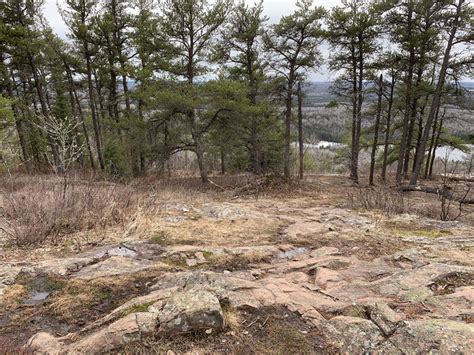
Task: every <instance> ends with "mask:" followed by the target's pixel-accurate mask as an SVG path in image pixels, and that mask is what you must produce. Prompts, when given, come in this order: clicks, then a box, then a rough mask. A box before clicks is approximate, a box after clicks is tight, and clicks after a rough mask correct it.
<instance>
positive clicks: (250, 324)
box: [247, 317, 260, 328]
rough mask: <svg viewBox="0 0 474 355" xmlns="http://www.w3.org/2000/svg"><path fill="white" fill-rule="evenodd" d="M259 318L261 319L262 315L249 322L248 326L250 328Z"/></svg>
mask: <svg viewBox="0 0 474 355" xmlns="http://www.w3.org/2000/svg"><path fill="white" fill-rule="evenodd" d="M258 320H260V317H257V318H256V319H255V320H254V321H253V322H251V323H249V324H248V325H247V328H250V327H251V326H252V325H254V324H255V323H256V322H257V321H258Z"/></svg>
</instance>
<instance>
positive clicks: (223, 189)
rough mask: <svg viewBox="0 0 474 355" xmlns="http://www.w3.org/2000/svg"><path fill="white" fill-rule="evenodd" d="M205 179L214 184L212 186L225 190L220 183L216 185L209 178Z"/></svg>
mask: <svg viewBox="0 0 474 355" xmlns="http://www.w3.org/2000/svg"><path fill="white" fill-rule="evenodd" d="M207 180H208V181H209V182H210V183H211V185H214V186H216V187H218V188H219V189H221V190H225V188H223V187H222V186H220V185H217V184H216V183H215V182H214V181H212V180H211V179H207Z"/></svg>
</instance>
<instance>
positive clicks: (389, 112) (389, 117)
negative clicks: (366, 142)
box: [382, 72, 395, 183]
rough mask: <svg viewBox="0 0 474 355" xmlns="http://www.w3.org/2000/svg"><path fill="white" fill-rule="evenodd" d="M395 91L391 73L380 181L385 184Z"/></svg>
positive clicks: (393, 76)
mask: <svg viewBox="0 0 474 355" xmlns="http://www.w3.org/2000/svg"><path fill="white" fill-rule="evenodd" d="M394 89H395V73H393V72H392V82H391V83H390V95H389V98H388V109H387V122H386V125H385V142H384V149H383V164H382V180H383V182H384V183H385V181H386V179H387V161H388V146H389V140H390V128H391V127H390V124H391V120H392V106H393V92H394Z"/></svg>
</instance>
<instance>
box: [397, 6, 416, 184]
mask: <svg viewBox="0 0 474 355" xmlns="http://www.w3.org/2000/svg"><path fill="white" fill-rule="evenodd" d="M408 6H409V8H408V24H407V32H408V34H407V36H408V38H409V39H411V35H412V31H413V28H412V27H413V23H412V20H413V8H412V3H409V5H408ZM414 66H415V50H414V48H413V45H411V44H410V57H409V60H408V75H407V79H406V94H405V95H406V96H405V113H404V115H403V124H402V137H401V139H400V147H399V150H398V163H397V174H396V182H397V185H400V184H401V183H402V177H403V163H404V158H405V150H406V147H407V138H408V131H409V127H408V126H409V120H410V116H411V104H412V86H413V83H412V81H413V71H414Z"/></svg>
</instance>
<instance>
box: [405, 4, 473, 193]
mask: <svg viewBox="0 0 474 355" xmlns="http://www.w3.org/2000/svg"><path fill="white" fill-rule="evenodd" d="M464 1H465V0H458V3H457V5H456V15H455V18H454V21H453V24H452V28H451V31H450V34H449V39H448V43H447V45H446V49H445V52H444V56H443V64H442V65H441V70H440V72H439V78H438V83H437V85H436V91H435V93H434V96H433V102H432V103H431V107H430V111H429V114H428V118H427V120H426V126H425V129H424V131H423V137H422V139H421V144H420V150H419V152H418V154H417V156H416V164H415V169H414V171H413V174H412V176H411V179H410V185H411V186H414V185H416V183H417V182H418V176H419V174H420V170H421V167H422V166H423V161H424V158H425V150H426V144H427V142H428V138H429V134H430V128H431V126H432V125H433V121H434V118H435V115H436V110H437V107H438V106H439V105H440V101H441V95H442V92H443V87H444V82H445V79H446V71H447V69H448V65H449V59H450V57H451V48H452V47H453V42H454V38H455V37H456V32H457V30H458V26H459V19H460V16H461V9H462V5H463V3H464Z"/></svg>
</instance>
